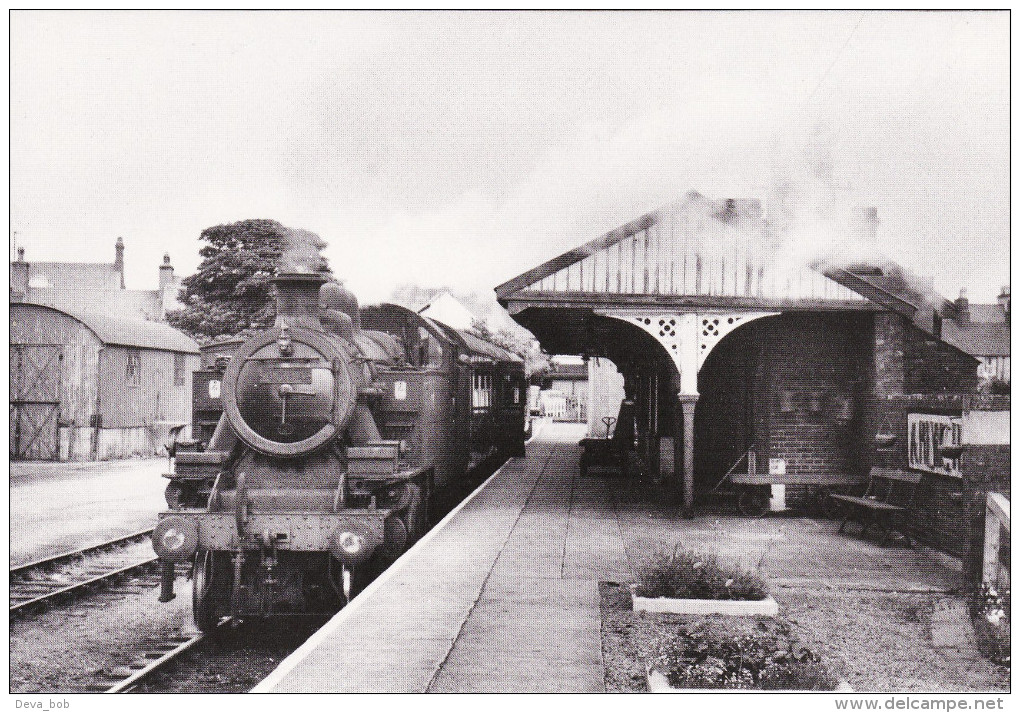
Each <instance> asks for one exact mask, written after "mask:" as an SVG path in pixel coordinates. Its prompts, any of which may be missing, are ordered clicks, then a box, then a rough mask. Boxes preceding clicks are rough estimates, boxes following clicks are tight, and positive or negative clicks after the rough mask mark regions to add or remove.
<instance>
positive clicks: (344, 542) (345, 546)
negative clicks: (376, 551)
mask: <svg viewBox="0 0 1020 713" xmlns="http://www.w3.org/2000/svg"><path fill="white" fill-rule="evenodd" d="M337 544H338V545H340V549H342V550H343V551H344V552H346V553H347V554H349V555H356V554H358V553H359V552H361V547H362V545H364V540H362V539H361V538H360V537H358V536H357V535H355V534H354V533H353V532H344V533H343V534H341V535H340V537H338V538H337Z"/></svg>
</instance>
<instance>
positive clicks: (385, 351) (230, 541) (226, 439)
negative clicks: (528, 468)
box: [153, 273, 527, 630]
mask: <svg viewBox="0 0 1020 713" xmlns="http://www.w3.org/2000/svg"><path fill="white" fill-rule="evenodd" d="M274 284H275V287H276V292H277V316H276V322H275V324H274V326H273V327H272V328H271V329H268V330H266V331H264V332H261V333H258V334H256V335H254V336H252V337H251V338H249V339H247V340H246V341H244V342H243V343H242V344H240V345H239V346H238V347H237V350H236V352H235V353H234V354H233V356H232V357H231V358H230V360H229V364H228V365H226V368H225V370H224V371H223V372H222V374H219V373H213V374H212V375H209V374H206V377H205V378H203V379H202V380H198V379H196V382H195V383H196V384H201V386H202V388H203V389H205V388H207V389H208V393H203V394H202V397H203V398H202V401H201V403H202V405H203V407H204V408H205V409H206V410H205V411H203V413H204V414H205V415H206V417H207V416H208V413H209V411H208V409H209V408H210V406H212V405H217V404H218V405H220V406H221V407H222V415H220V417H219V419H218V421H217V423H216V427H215V430H214V431H213V433H212V436H211V438H210V439H209V441H208V443H207V444H205V448H204V450H196V451H195V452H180V451H179V452H177V453H176V454H175V458H174V468H173V471H174V472H173V473H170V474H168V476H167V477H168V478H169V480H170V483H169V485H168V487H167V502H168V504H169V506H170V507H169V510H168V511H166V512H163V513H161V514H160V519H159V523H158V525H157V527H156V528H155V530H154V532H153V547H154V549H155V551H156V554H157V555H158V556H159V558H160V560H161V562H162V565H163V589H162V593H161V600H162V601H167V600H169V599H171V598H173V582H174V577H175V574H176V571H177V569H178V567H179V566H182V565H183V566H186V565H188V564H190V565H191V568H192V580H193V581H192V592H193V594H192V596H193V607H194V615H195V621H196V623H197V624H198V626H199V627H200V628H202V629H203V630H208V629H210V628H212V627H214V626H215V625H216V624H217V623H218V622H219V621H220V620H221V619H222V618H223V617H224V616H234V617H239V618H251V617H271V616H293V615H324V614H330V613H332V612H334V611H336V610H337V609H338V608H340V607H341V606H342V605H343V603H344V602H345V601H346V599H347V598H349V597H350V596H351V594H352V591H351V589H352V587H355V588H356V587H357V582H358V581H359V579H360V578H361V575H364V574H366V573H369V572H371V571H372V570H378V569H379V568H381V567H384V566H385V565H386V564H388V563H389V562H392V561H393V560H394V559H395V558H396V557H398V556H399V555H400V554H401V553H402V552H404V551H405V550H406V549H407V548H408V547H409V546H410V545H411V544H412V543H413V542H414V541H415V540H416V539H417V538H419V537H421V535H422V534H424V532H425V531H426V530H427V528H428V508H429V504H430V502H431V501H432V499H433V496H434V495H435V493H436V492H438V491H440V490H441V489H443V488H444V487H446V486H448V485H450V484H451V482H452V481H454V480H455V479H457V478H460V477H463V476H464V475H465V473H466V472H467V471H468V469H469V468H470V467H471V466H472V465H474V464H476V463H478V462H479V461H481V460H483V459H486V458H490V457H493V456H494V455H495V456H498V457H507V456H513V455H523V449H524V422H525V413H526V408H527V383H526V380H525V378H524V370H523V364H522V362H521V360H520V359H519V358H518V357H516V356H514V355H511V354H510V353H508V352H506V351H505V350H503V349H501V348H500V347H498V346H496V345H494V344H491V343H489V342H487V341H485V340H482V339H479V338H478V337H476V336H475V335H472V334H470V333H465V332H460V331H457V330H453V329H451V328H449V327H446V326H445V325H442V324H440V323H438V322H434V321H432V320H429V319H427V318H425V317H422V316H421V315H419V314H417V313H415V312H413V311H411V310H408V309H405V308H403V307H400V306H397V305H379V306H374V307H369V308H364V309H362V308H359V305H358V301H357V299H356V298H355V297H354V295H353V294H352V293H350V292H349V291H348V290H346V289H345V288H343V287H342V286H340V285H339V284H337V283H335V282H329V281H327V278H326V277H325V276H323V275H321V274H318V273H302V274H287V275H281V276H280V277H278V278H276V279H275V280H274ZM224 361H225V360H224ZM196 388H197V387H196ZM196 403H198V400H197V399H196Z"/></svg>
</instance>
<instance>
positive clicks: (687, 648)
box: [648, 617, 845, 691]
mask: <svg viewBox="0 0 1020 713" xmlns="http://www.w3.org/2000/svg"><path fill="white" fill-rule="evenodd" d="M648 668H649V682H650V687H651V688H652V689H653V690H663V688H664V687H663V685H662V683H663V681H662V679H663V678H664V679H665V682H668V687H669V688H670V689H727V690H759V691H835V690H839V689H841V688H843V690H845V684H844V685H842V686H841V682H840V681H839V679H837V678H836V677H835V676H833V675H832V674H831V673H830V672H829V670H828V669H827V668H826V667H825V666H824V665H823V664H822V662H821V659H820V658H819V657H818V655H817V654H815V653H814V652H813V651H811V650H809V649H807V648H804V647H803V646H800V645H799V644H798V643H797V641H796V640H795V638H794V637H793V636H792V634H791V630H790V626H789V624H787V623H786V622H784V621H781V620H775V619H753V620H752V619H732V618H729V617H697V618H694V617H692V618H691V619H689V620H686V621H684V622H682V623H680V624H679V625H677V626H674V627H673V630H672V631H671V632H670V635H669V636H664V637H663V638H661V639H660V640H659V642H658V646H657V650H656V651H654V652H652V655H651V656H650V658H649V660H648Z"/></svg>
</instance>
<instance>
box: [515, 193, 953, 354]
mask: <svg viewBox="0 0 1020 713" xmlns="http://www.w3.org/2000/svg"><path fill="white" fill-rule="evenodd" d="M858 218H859V219H855V220H852V221H848V222H847V224H848V225H852V226H856V227H854V228H853V229H852V230H854V231H856V232H855V233H854V234H848V235H846V236H845V237H846V240H847V241H857V242H858V243H860V244H863V245H865V246H867V245H869V244H873V243H874V240H875V238H874V226H875V224H876V222H877V221H876V218H875V212H874V210H873V209H862V210H861V211H860V213H859V216H858ZM829 239H830V240H831V238H829ZM820 247H822V248H824V247H825V246H820ZM823 251H824V250H820V251H819V252H820V253H821V252H823ZM876 255H877V251H876ZM496 295H497V298H498V299H499V302H500V303H501V304H502V305H503V306H504V307H506V308H507V310H509V312H510V314H511V315H512V316H513V318H514V319H515V320H516V321H517V322H519V323H520V324H522V325H523V326H524V327H526V328H528V329H529V330H531V331H532V332H533V333H534V334H535V335H536V336H537V337H538V339H539V340H540V341H541V342H542V345H543V347H544V348H545V349H546V350H548V351H549V352H551V353H560V354H590V355H604V356H609V357H610V358H615V357H617V356H619V355H621V354H623V353H626V352H628V351H633V350H634V349H635V348H640V349H645V348H646V347H647V344H642V343H640V340H639V342H638V343H633V335H632V334H629V333H628V332H626V331H624V332H622V333H621V332H620V330H618V329H616V330H614V329H611V328H607V325H606V323H605V317H606V316H624V317H626V316H628V315H630V316H632V317H633V315H640V314H642V313H650V314H651V313H662V314H684V313H697V314H698V315H699V320H700V319H701V318H702V315H718V314H727V315H740V314H750V313H756V314H761V313H781V312H790V311H861V310H864V311H876V310H893V311H897V312H900V313H901V314H903V315H905V316H907V317H908V318H909V319H911V320H913V321H914V322H915V323H916V324H918V326H920V327H922V328H923V329H925V330H926V331H929V332H933V331H934V328H935V325H934V324H933V321H935V320H934V319H933V314H934V312H935V307H939V306H944V305H945V304H947V303H946V302H945V300H941V298H935V297H934V293H933V292H928V291H927V290H926V289H925V288H924V286H923V285H919V283H918V281H916V280H911V279H910V276H909V275H907V274H906V272H905V271H904V270H903V269H902V268H900V267H898V266H896V265H894V264H893V263H891V262H889V261H888V260H882V259H880V258H877V257H876V259H875V261H873V262H869V263H868V264H866V265H836V264H832V263H827V262H823V261H821V260H811V259H806V258H805V255H804V251H803V250H800V251H799V252H797V251H792V250H791V249H790V248H789V246H788V245H787V244H786V243H785V241H784V239H783V233H782V229H781V227H780V226H777V225H776V224H775V220H774V219H773V220H770V219H769V218H768V217H767V216H766V215H765V211H764V210H763V207H762V204H761V202H760V201H758V200H735V199H723V200H712V199H709V198H706V197H705V196H702V195H701V194H699V193H696V192H690V193H688V194H686V195H685V196H684V197H683V198H682V199H681V200H680V201H678V202H676V203H674V204H672V205H669V206H666V207H664V208H660V209H658V210H655V211H652V212H651V213H647V214H645V215H643V216H641V217H639V218H637V219H636V220H633V221H631V222H629V223H627V224H626V225H623V226H620V227H619V228H616V229H615V230H611V231H610V232H608V233H606V234H605V235H602V236H600V237H598V238H596V239H594V240H591V241H589V242H587V243H585V244H584V245H581V246H580V247H578V248H575V249H573V250H570V251H568V252H565V253H563V254H562V255H560V256H558V257H555V258H553V259H552V260H549V261H548V262H546V263H543V264H542V265H539V266H538V267H535V268H533V269H531V270H528V271H527V272H525V273H523V274H521V275H518V276H517V277H515V278H513V279H512V280H509V281H507V282H505V283H503V284H502V285H499V286H498V287H497V288H496ZM948 304H950V305H951V303H948ZM706 324H707V323H706Z"/></svg>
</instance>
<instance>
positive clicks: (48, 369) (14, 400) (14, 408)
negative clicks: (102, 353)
mask: <svg viewBox="0 0 1020 713" xmlns="http://www.w3.org/2000/svg"><path fill="white" fill-rule="evenodd" d="M10 346H11V391H10V393H11V421H10V427H11V459H12V460H56V459H57V453H58V449H57V443H58V442H57V422H58V421H59V418H60V365H61V361H62V359H63V353H62V349H61V347H60V345H58V344H11V345H10Z"/></svg>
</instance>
